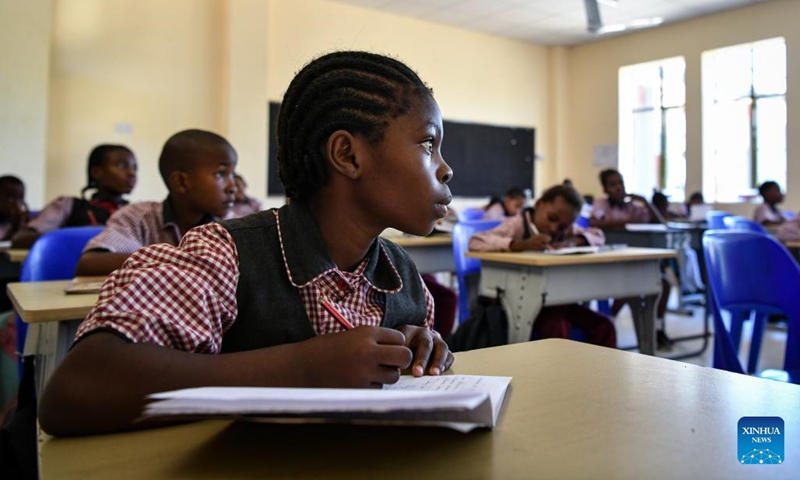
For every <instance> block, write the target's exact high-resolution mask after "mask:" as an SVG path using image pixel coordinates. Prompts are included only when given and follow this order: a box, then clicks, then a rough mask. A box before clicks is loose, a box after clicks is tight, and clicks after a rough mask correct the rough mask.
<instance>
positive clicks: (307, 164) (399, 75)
mask: <svg viewBox="0 0 800 480" xmlns="http://www.w3.org/2000/svg"><path fill="white" fill-rule="evenodd" d="M412 95H420V96H426V95H427V96H432V91H431V89H430V88H428V86H427V85H425V83H424V82H423V81H422V80H421V79H420V78H419V76H417V74H416V73H415V72H414V71H413V70H411V69H410V68H409V67H407V66H406V65H404V64H403V63H402V62H400V61H398V60H395V59H393V58H390V57H386V56H383V55H377V54H374V53H368V52H355V51H343V52H334V53H330V54H327V55H323V56H321V57H319V58H317V59H315V60H312V61H311V62H310V63H308V64H307V65H306V66H305V67H303V68H302V69H301V70H300V72H298V73H297V75H295V77H294V79H293V80H292V82H291V83H290V84H289V87H288V88H287V90H286V93H285V94H284V96H283V102H282V103H281V107H280V111H279V114H278V127H277V137H278V138H277V142H278V154H277V159H278V174H279V175H280V178H281V181H282V182H283V185H284V187H285V189H286V196H287V197H288V198H294V199H297V198H303V197H308V196H310V195H311V194H313V193H314V192H315V191H316V190H317V189H318V188H320V187H321V186H323V185H324V184H325V183H326V182H327V180H328V178H327V171H326V169H325V158H324V152H323V150H324V148H323V147H324V145H325V142H327V140H328V137H330V135H331V134H332V133H333V132H335V131H337V130H346V131H348V132H350V133H352V134H354V135H355V134H358V135H363V136H364V137H366V138H367V139H368V140H369V141H370V142H372V143H374V144H377V143H379V142H380V141H381V140H382V139H383V135H384V133H385V131H386V128H387V127H388V126H389V123H390V121H391V120H392V119H394V118H397V117H400V116H402V115H403V114H405V113H407V112H408V111H409V109H410V108H411V96H412Z"/></svg>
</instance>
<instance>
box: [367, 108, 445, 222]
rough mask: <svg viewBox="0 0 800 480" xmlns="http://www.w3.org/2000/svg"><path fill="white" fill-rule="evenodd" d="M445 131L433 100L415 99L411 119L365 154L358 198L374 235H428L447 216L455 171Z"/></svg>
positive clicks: (399, 121)
mask: <svg viewBox="0 0 800 480" xmlns="http://www.w3.org/2000/svg"><path fill="white" fill-rule="evenodd" d="M443 130H444V129H443V126H442V116H441V113H440V112H439V106H438V105H437V104H436V102H435V101H434V100H433V98H431V97H430V96H427V95H425V96H415V97H414V98H412V99H411V108H410V110H409V111H408V113H406V114H404V115H402V116H400V117H397V118H395V119H393V120H391V121H390V123H389V126H388V127H387V128H386V132H385V133H384V136H383V140H382V141H381V142H380V143H379V144H378V145H375V146H372V147H368V148H367V152H368V154H367V157H368V158H365V161H364V162H359V163H360V164H361V165H362V168H363V169H364V170H363V172H364V173H363V176H362V179H361V180H362V185H363V187H362V188H360V189H359V193H358V196H359V197H360V198H359V203H360V204H361V205H363V206H364V209H363V212H364V215H365V216H364V221H365V222H370V223H373V225H372V226H373V227H374V229H375V230H377V231H381V230H383V229H384V228H387V227H393V228H396V229H398V230H401V231H403V232H407V233H411V234H413V235H427V234H429V233H430V232H431V231H432V230H433V227H434V225H435V223H436V221H437V220H439V219H441V218H444V217H445V216H446V215H447V205H448V204H449V203H450V201H451V200H452V196H451V195H450V189H449V188H448V187H447V185H446V184H447V182H448V181H450V179H451V178H452V176H453V171H452V170H451V169H450V167H449V166H448V165H447V163H445V161H444V159H443V158H442V153H441V146H442V138H443V135H444V131H443Z"/></svg>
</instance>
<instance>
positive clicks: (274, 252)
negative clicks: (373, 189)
mask: <svg viewBox="0 0 800 480" xmlns="http://www.w3.org/2000/svg"><path fill="white" fill-rule="evenodd" d="M279 214H280V221H281V232H282V233H283V241H284V247H285V249H286V257H287V262H288V264H289V265H290V269H291V271H292V276H293V279H294V281H295V283H296V284H298V285H302V284H304V283H305V282H307V281H308V280H310V279H312V278H314V277H315V276H316V275H318V274H319V273H322V272H324V271H326V270H328V269H329V268H331V267H333V266H334V264H333V261H332V260H330V257H329V255H328V251H327V249H326V248H325V245H324V243H323V242H322V239H321V238H320V236H319V233H318V231H317V229H316V225H315V224H314V222H313V219H311V215H310V212H308V211H307V210H306V209H305V208H303V207H302V206H301V205H299V204H297V203H294V202H293V203H292V205H291V207H290V206H284V207H282V208H281V209H280V213H279ZM221 224H222V226H223V227H225V229H227V230H228V232H230V234H231V236H232V237H233V239H234V242H235V243H236V248H237V250H238V253H239V283H238V286H237V289H236V301H237V304H238V316H237V317H236V321H235V322H234V323H233V325H232V326H231V328H230V329H229V330H228V331H227V332H226V333H225V335H224V337H223V339H222V349H221V351H222V353H229V352H237V351H244V350H254V349H258V348H265V347H270V346H274V345H280V344H285V343H293V342H300V341H303V340H307V339H310V338H312V337H314V336H315V335H316V332H315V331H314V328H313V327H312V325H311V321H310V320H309V318H308V315H307V314H306V311H305V308H304V306H303V302H302V299H301V297H300V292H299V290H298V289H297V288H296V287H294V286H293V285H292V284H291V283H290V281H289V277H288V274H287V272H286V266H285V264H284V261H283V257H282V255H281V245H280V240H279V238H278V226H277V223H276V221H275V215H274V214H273V210H267V211H263V212H259V213H256V214H253V215H248V216H246V217H242V218H236V219H232V220H226V221H224V222H221ZM290 242H291V243H290ZM378 242H380V243H381V244H383V245H384V246H385V247H386V248H385V251H386V252H387V253H388V256H389V258H390V259H391V261H392V263H393V264H394V265H395V267H396V268H397V271H398V273H399V275H400V278H401V279H402V281H403V288H402V289H400V291H399V292H397V293H385V294H384V298H385V303H384V315H383V321H382V322H381V326H384V327H389V328H396V327H398V326H400V325H405V324H409V325H424V322H425V318H426V315H427V309H426V305H425V290H424V286H423V284H422V280H421V279H420V277H419V273H418V272H417V269H416V267H415V265H414V263H413V261H412V260H411V259H410V258H409V257H408V254H406V253H405V251H403V249H402V248H400V247H399V246H397V245H395V244H394V243H392V242H388V241H385V240H383V239H382V238H378V240H377V241H376V243H375V244H373V248H372V249H371V258H370V261H369V264H368V266H367V269H366V271H365V275H367V278H369V279H370V280H371V281H372V283H373V285H379V286H381V284H382V283H384V284H385V283H387V281H388V280H387V279H388V278H389V277H387V275H388V274H389V272H390V270H391V267H390V266H389V265H388V264H386V259H385V257H384V258H382V259H379V258H378V257H379V255H381V254H380V253H379V252H378V249H377V248H378V247H379V246H378V244H377V243H378ZM379 260H380V261H379ZM392 275H393V273H392Z"/></svg>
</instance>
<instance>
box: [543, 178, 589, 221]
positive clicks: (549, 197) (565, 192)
mask: <svg viewBox="0 0 800 480" xmlns="http://www.w3.org/2000/svg"><path fill="white" fill-rule="evenodd" d="M558 197H561V198H563V199H564V201H565V202H567V205H569V206H570V207H572V209H573V210H574V211H575V213H576V215H577V214H579V213H580V211H581V208H583V197H582V196H581V194H580V193H578V191H577V190H575V188H574V187H570V186H569V185H563V184H561V185H554V186H552V187H550V188H548V189H547V190H545V191H544V193H542V196H541V197H539V201H540V202H545V203H552V202H553V201H554V200H555V199H556V198H558Z"/></svg>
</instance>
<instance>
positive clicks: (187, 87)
mask: <svg viewBox="0 0 800 480" xmlns="http://www.w3.org/2000/svg"><path fill="white" fill-rule="evenodd" d="M15 1H16V2H17V3H20V4H23V3H24V2H22V0H15ZM52 8H53V15H52V16H53V21H52V42H51V54H50V56H49V64H50V70H49V74H46V73H42V72H34V73H36V75H37V76H38V77H39V78H40V79H41V78H44V79H45V80H49V84H48V88H47V90H48V92H49V102H48V107H49V113H48V115H47V141H46V143H47V154H46V161H45V162H44V166H45V168H44V171H40V172H35V171H30V170H29V169H27V168H25V169H24V172H25V176H26V178H28V180H29V183H31V184H38V185H43V189H44V190H45V191H46V194H44V195H42V196H40V198H36V199H34V198H32V199H31V200H32V203H34V204H37V201H38V205H36V206H41V205H43V203H44V201H45V200H49V199H51V198H53V197H55V196H57V195H74V194H76V193H77V192H78V191H79V189H80V188H81V186H83V185H84V184H85V171H84V170H85V162H86V157H87V155H88V152H89V150H90V149H91V148H92V147H93V146H94V145H95V144H97V143H100V142H120V143H124V144H127V145H129V146H130V147H131V148H132V149H133V150H134V152H135V153H136V155H137V157H138V159H139V164H140V182H139V185H138V186H137V188H136V190H135V191H134V194H133V195H132V196H131V198H132V199H133V200H142V199H154V198H162V197H163V196H164V195H165V194H166V189H165V187H163V185H162V182H161V179H160V177H159V176H158V174H157V167H156V164H157V158H158V154H159V152H160V149H161V146H162V145H163V143H164V141H165V140H166V139H167V138H168V136H169V135H171V134H172V133H175V132H176V131H178V130H181V129H184V128H191V127H197V128H206V129H210V130H213V131H217V132H219V133H222V134H223V135H227V136H228V137H229V138H230V140H231V142H232V143H233V144H234V146H235V147H236V148H237V150H238V152H239V166H238V170H239V171H240V172H241V173H243V174H244V175H245V177H246V178H247V179H248V183H249V185H250V191H249V193H250V194H252V195H254V196H256V197H259V198H262V199H263V198H264V194H265V192H266V160H265V159H266V150H267V144H266V134H265V132H266V124H267V123H266V122H267V117H266V115H267V101H268V100H280V98H281V97H282V94H283V91H284V90H285V89H286V86H287V85H288V82H289V80H290V79H291V77H292V76H293V75H294V73H295V72H296V71H297V70H298V69H299V68H301V66H302V65H303V64H304V63H306V62H307V61H309V60H310V59H311V58H313V57H314V56H316V55H319V54H321V53H324V52H328V51H332V50H334V49H344V48H351V49H368V50H372V51H377V52H381V53H390V54H392V55H395V56H397V57H398V58H400V59H402V60H403V61H405V62H407V63H408V64H410V65H411V66H412V67H413V68H415V69H416V70H417V71H419V72H420V74H421V76H422V77H423V78H424V79H425V80H426V81H427V82H428V83H429V84H430V85H431V86H432V87H433V88H434V91H435V95H436V98H437V100H438V101H439V104H440V107H441V109H442V112H443V116H444V117H445V118H446V119H449V120H458V121H468V122H480V123H487V124H498V125H513V126H522V127H533V128H536V129H537V150H538V151H540V152H545V153H546V152H547V149H548V142H549V140H550V133H549V132H548V129H547V124H548V108H549V100H548V56H549V53H548V49H547V48H546V47H542V46H538V45H530V44H526V43H524V42H518V41H513V40H508V39H502V38H499V37H493V36H490V35H484V34H479V33H474V32H470V31H467V30H463V29H458V28H453V27H449V26H442V25H438V24H434V23H430V22H426V21H422V20H416V19H408V18H403V17H400V16H397V15H393V14H387V13H381V12H376V11H372V10H368V9H364V8H359V7H353V6H349V5H340V4H336V3H333V2H328V1H323V0H173V1H169V2H163V1H160V0H54V2H53V7H52ZM34 17H35V18H38V19H39V20H40V21H41V20H42V19H43V18H44V17H43V15H34ZM4 18H7V16H4ZM29 70H30V69H29ZM17 83H22V82H17ZM0 95H3V94H0ZM29 143H34V142H29ZM38 143H39V144H40V145H41V143H42V142H41V141H40V142H38ZM457 174H458V172H456V175H457ZM537 183H538V182H537ZM537 188H539V186H538V185H537ZM456 193H457V192H456ZM272 200H274V202H280V201H282V199H272ZM274 202H272V203H274Z"/></svg>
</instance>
